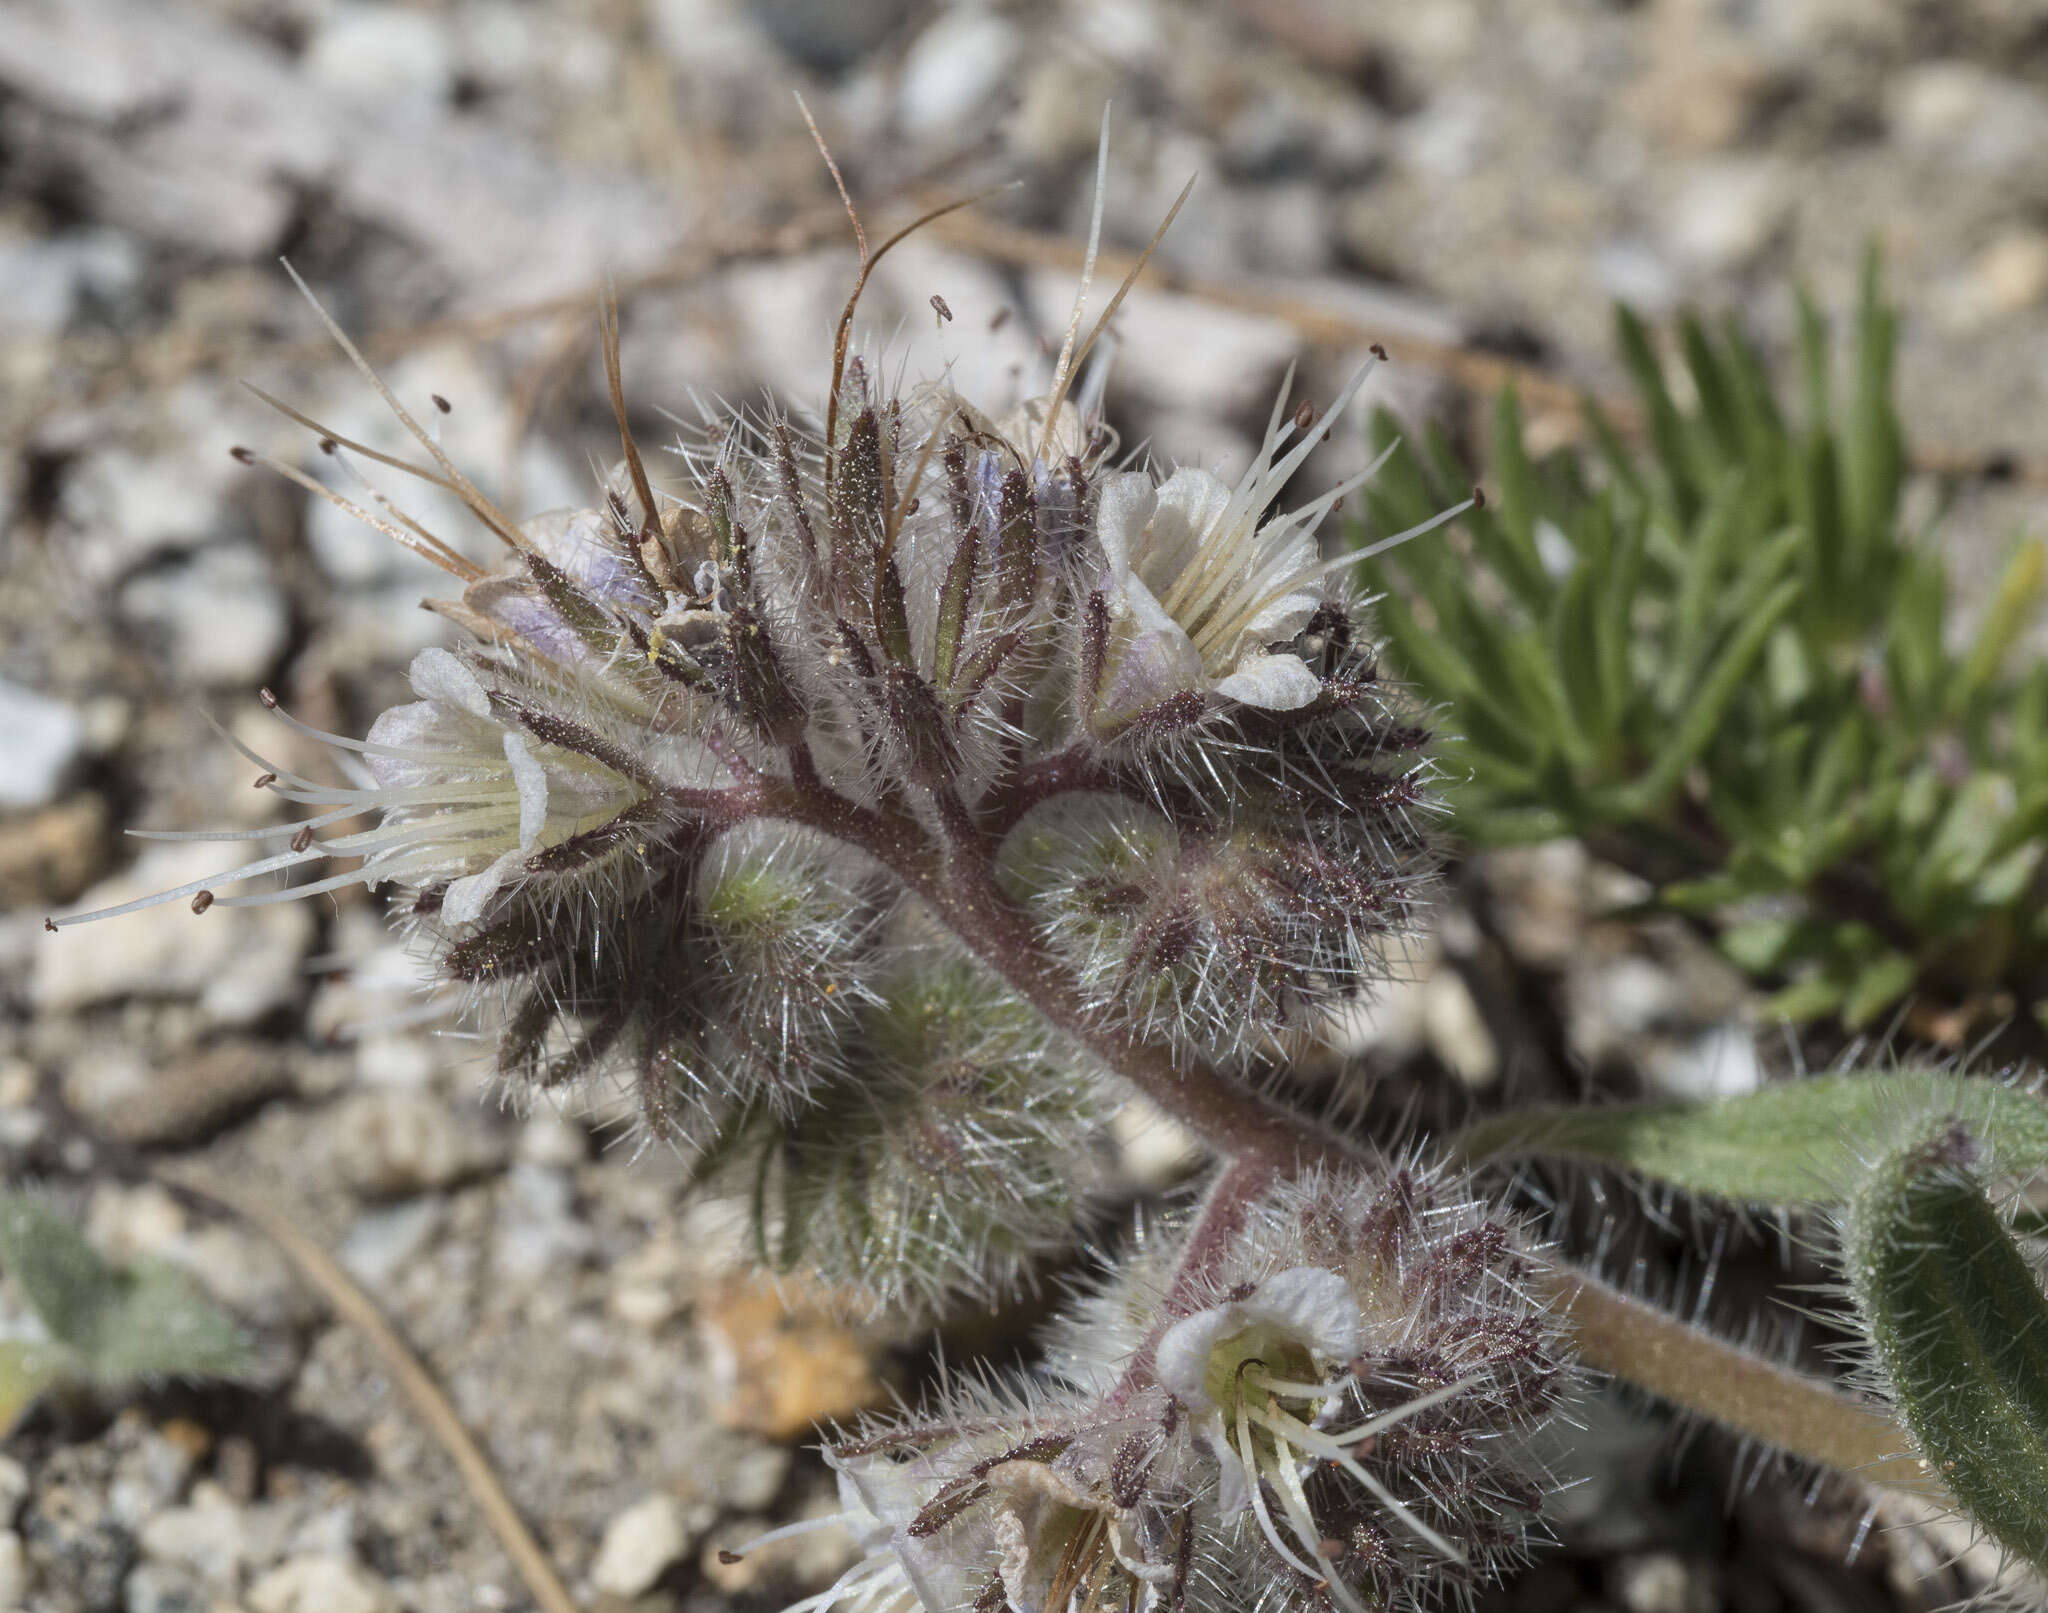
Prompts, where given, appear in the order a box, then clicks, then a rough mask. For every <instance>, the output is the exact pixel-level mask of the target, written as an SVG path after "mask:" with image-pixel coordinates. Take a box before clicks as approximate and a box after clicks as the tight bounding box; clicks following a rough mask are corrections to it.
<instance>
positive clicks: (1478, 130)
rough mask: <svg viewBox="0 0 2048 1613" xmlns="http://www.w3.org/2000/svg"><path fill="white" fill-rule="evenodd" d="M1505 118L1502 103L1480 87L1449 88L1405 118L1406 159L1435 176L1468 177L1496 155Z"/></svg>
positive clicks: (1401, 135)
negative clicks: (1470, 88)
mask: <svg viewBox="0 0 2048 1613" xmlns="http://www.w3.org/2000/svg"><path fill="white" fill-rule="evenodd" d="M1501 122H1502V116H1501V109H1500V105H1499V103H1498V102H1497V101H1496V100H1495V99H1494V97H1492V96H1491V95H1488V94H1486V93H1484V92H1482V91H1479V90H1456V89H1452V90H1445V91H1443V92H1442V93H1440V94H1438V95H1436V96H1435V97H1433V98H1432V99H1431V101H1430V103H1429V105H1428V106H1427V107H1425V108H1424V109H1423V110H1422V111H1420V112H1418V113H1416V114H1415V116H1413V117H1412V118H1409V119H1408V120H1407V121H1406V122H1405V123H1403V124H1401V125H1400V127H1399V129H1398V131H1397V133H1396V146H1397V148H1398V150H1399V151H1400V154H1401V158H1402V160H1403V161H1404V162H1405V163H1406V164H1407V165H1408V166H1409V167H1410V168H1412V169H1414V170H1415V171H1416V172H1417V173H1420V174H1423V175H1425V176H1427V177H1429V178H1431V179H1442V180H1458V179H1469V178H1470V177H1472V175H1474V174H1475V173H1477V172H1478V171H1479V169H1480V167H1481V166H1482V165H1484V164H1486V163H1488V162H1491V161H1493V160H1495V158H1496V156H1497V147H1498V145H1499V141H1500V126H1501Z"/></svg>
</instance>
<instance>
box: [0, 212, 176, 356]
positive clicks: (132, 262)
mask: <svg viewBox="0 0 2048 1613" xmlns="http://www.w3.org/2000/svg"><path fill="white" fill-rule="evenodd" d="M141 266H142V249H141V247H140V245H139V244H138V243H137V242H136V240H135V238H134V237H133V236H131V235H127V234H124V233H123V232H121V231H118V230H110V229H90V230H75V231H67V232H65V233H63V234H59V235H48V236H27V237H20V238H16V237H12V236H8V237H0V330H4V331H6V332H7V333H8V334H9V335H10V336H13V337H16V338H19V337H24V336H42V337H54V336H57V335H58V334H60V333H61V332H62V331H63V329H64V327H65V326H66V325H67V324H69V323H70V322H71V316H72V314H73V313H74V312H76V310H77V307H78V304H79V301H80V299H81V298H82V297H84V296H87V295H93V296H98V297H102V298H114V297H118V296H121V295H123V294H124V293H126V292H128V291H130V290H132V289H133V288H134V285H135V282H136V280H137V279H138V278H139V277H140V274H141Z"/></svg>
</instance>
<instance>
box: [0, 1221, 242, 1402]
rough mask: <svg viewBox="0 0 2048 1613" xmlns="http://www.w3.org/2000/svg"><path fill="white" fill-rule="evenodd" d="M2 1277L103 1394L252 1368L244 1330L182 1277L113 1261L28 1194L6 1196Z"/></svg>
mask: <svg viewBox="0 0 2048 1613" xmlns="http://www.w3.org/2000/svg"><path fill="white" fill-rule="evenodd" d="M0 1270H5V1271H6V1273H7V1274H8V1275H9V1276H10V1277H12V1278H13V1279H14V1281H15V1283H16V1284H17V1285H18V1286H19V1287H20V1288H21V1291H22V1293H23V1295H24V1297H25V1298H26V1299H27V1300H28V1302H29V1305H30V1306H31V1308H32V1309H34V1311H35V1313H36V1315H37V1317H38V1318H39V1319H40V1320H41V1322H42V1324H43V1326H44V1327H45V1328H46V1329H48V1330H49V1333H50V1336H51V1338H52V1339H53V1340H55V1341H56V1342H57V1343H58V1344H59V1345H61V1346H62V1347H63V1350H64V1351H65V1353H66V1354H67V1355H68V1357H69V1358H70V1359H71V1360H72V1361H73V1362H74V1363H75V1364H76V1366H77V1367H78V1369H79V1372H80V1374H81V1375H82V1376H83V1377H85V1378H87V1379H90V1380H91V1381H93V1382H95V1383H97V1384H99V1385H100V1386H101V1387H102V1388H106V1389H110V1390H124V1389H127V1388H130V1387H132V1386H133V1385H135V1384H137V1383H142V1382H148V1381H150V1380H153V1379H158V1378H235V1377H240V1376H242V1375H243V1374H245V1373H246V1372H247V1371H248V1367H249V1347H248V1341H247V1340H246V1339H245V1338H244V1337H243V1334H242V1330H241V1329H240V1328H239V1327H237V1326H236V1325H235V1322H234V1321H233V1319H232V1318H230V1317H229V1316H228V1315H227V1313H226V1312H224V1311H223V1310H221V1309H220V1307H219V1306H217V1305H215V1304H214V1303H213V1302H212V1301H211V1300H209V1299H207V1298H206V1297H205V1296H204V1295H203V1294H201V1293H200V1292H199V1290H198V1289H197V1288H196V1287H195V1286H194V1285H193V1284H192V1282H191V1280H190V1279H189V1278H188V1277H187V1276H186V1275H185V1274H184V1273H183V1272H181V1271H179V1270H177V1269H176V1268H175V1267H172V1266H168V1265H165V1264H163V1263H161V1262H158V1261H141V1262H138V1263H137V1264H136V1265H135V1266H133V1267H131V1268H126V1269H124V1268H122V1267H120V1266H116V1265H113V1264H111V1263H110V1262H108V1261H107V1260H105V1259H103V1258H102V1257H101V1255H100V1254H99V1252H98V1251H97V1250H96V1249H94V1248H93V1247H92V1245H91V1244H90V1243H88V1242H87V1241H86V1239H85V1236H84V1234H83V1233H81V1232H80V1231H79V1230H78V1229H77V1228H76V1227H74V1226H73V1225H72V1224H71V1223H70V1222H69V1221H67V1220H66V1219H65V1218H64V1217H63V1216H61V1215H59V1214H58V1213H57V1212H56V1211H55V1210H53V1209H52V1208H50V1206H49V1205H47V1204H45V1203H44V1202H43V1201H42V1200H40V1199H37V1198H35V1197H33V1196H32V1195H30V1194H26V1193H10V1194H0Z"/></svg>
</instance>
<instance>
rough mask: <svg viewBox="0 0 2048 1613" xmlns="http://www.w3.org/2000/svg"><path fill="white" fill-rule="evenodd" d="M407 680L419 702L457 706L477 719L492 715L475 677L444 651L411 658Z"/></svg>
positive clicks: (487, 700) (422, 653) (489, 704)
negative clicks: (436, 702) (428, 701)
mask: <svg viewBox="0 0 2048 1613" xmlns="http://www.w3.org/2000/svg"><path fill="white" fill-rule="evenodd" d="M407 676H408V677H409V678H411V680H412V692H413V693H414V694H416V695H418V696H419V697H420V698H421V699H422V700H439V701H441V702H443V703H444V704H446V705H451V706H459V707H461V709H462V710H464V711H467V712H469V713H470V714H471V715H472V716H476V717H488V716H490V714H491V699H490V696H489V695H487V694H485V693H484V686H483V684H482V683H481V682H479V681H478V679H477V675H476V674H475V673H474V672H472V671H470V670H469V668H468V667H466V666H464V665H463V664H462V662H461V661H460V660H458V659H457V658H456V657H455V656H453V655H451V654H450V653H449V652H448V651H446V650H438V649H429V650H422V651H420V653H419V654H418V655H415V656H414V657H413V658H412V666H411V668H410V669H409V671H408V672H407Z"/></svg>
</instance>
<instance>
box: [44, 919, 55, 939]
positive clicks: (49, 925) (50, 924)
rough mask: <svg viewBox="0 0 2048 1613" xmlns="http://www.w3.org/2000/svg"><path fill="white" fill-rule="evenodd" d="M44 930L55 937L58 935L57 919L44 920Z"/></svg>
mask: <svg viewBox="0 0 2048 1613" xmlns="http://www.w3.org/2000/svg"><path fill="white" fill-rule="evenodd" d="M43 928H44V929H46V930H48V931H49V932H50V933H51V934H52V935H55V934H56V933H57V921H56V920H55V919H44V920H43Z"/></svg>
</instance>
